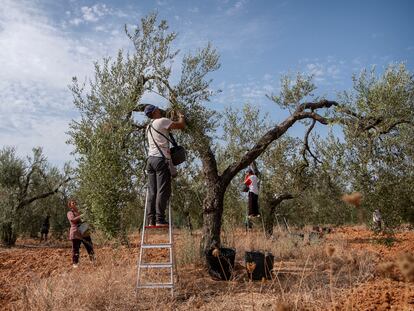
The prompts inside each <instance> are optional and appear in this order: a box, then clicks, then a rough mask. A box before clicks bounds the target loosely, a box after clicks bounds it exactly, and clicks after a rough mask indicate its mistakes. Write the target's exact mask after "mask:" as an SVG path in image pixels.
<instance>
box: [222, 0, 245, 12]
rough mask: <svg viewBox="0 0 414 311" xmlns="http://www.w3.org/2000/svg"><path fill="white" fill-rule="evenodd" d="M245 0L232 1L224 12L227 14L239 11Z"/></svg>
mask: <svg viewBox="0 0 414 311" xmlns="http://www.w3.org/2000/svg"><path fill="white" fill-rule="evenodd" d="M246 2H247V1H246V0H239V1H237V2H236V3H234V4H233V5H232V6H231V7H230V8H229V9H227V11H226V14H227V15H234V14H237V13H238V12H240V11H241V10H242V9H243V7H244V5H245V4H246Z"/></svg>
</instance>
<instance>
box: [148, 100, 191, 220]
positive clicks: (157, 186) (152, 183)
mask: <svg viewBox="0 0 414 311" xmlns="http://www.w3.org/2000/svg"><path fill="white" fill-rule="evenodd" d="M144 113H145V115H146V116H147V117H148V118H150V119H151V120H152V121H151V123H150V124H149V125H148V127H147V137H148V145H149V148H148V160H147V166H146V171H147V174H148V199H147V200H148V201H147V204H148V207H149V208H148V213H147V219H148V225H149V226H157V227H168V222H167V221H166V220H165V210H166V208H167V204H168V201H169V199H170V196H171V173H172V172H173V170H175V167H174V166H173V165H172V163H171V156H170V144H169V143H170V141H169V140H168V136H169V131H170V130H175V129H177V130H182V129H184V128H185V118H184V115H183V114H182V113H181V112H178V121H173V120H170V119H168V118H164V117H162V114H161V111H160V109H159V108H158V107H157V106H154V105H147V106H145V109H144Z"/></svg>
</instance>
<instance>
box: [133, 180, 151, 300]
mask: <svg viewBox="0 0 414 311" xmlns="http://www.w3.org/2000/svg"><path fill="white" fill-rule="evenodd" d="M146 188H147V191H146V195H145V205H144V220H143V222H142V231H141V245H140V249H139V256H138V265H137V266H138V271H137V284H136V290H135V291H136V292H137V290H138V288H139V286H140V280H141V263H142V253H143V252H144V250H143V248H142V246H143V245H144V238H145V224H146V221H147V207H148V192H149V189H148V185H147V187H146Z"/></svg>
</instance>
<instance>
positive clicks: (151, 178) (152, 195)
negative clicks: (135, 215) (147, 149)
mask: <svg viewBox="0 0 414 311" xmlns="http://www.w3.org/2000/svg"><path fill="white" fill-rule="evenodd" d="M147 173H148V201H147V207H148V209H147V211H148V212H147V217H148V224H151V222H153V221H154V220H156V221H157V222H159V221H165V210H166V208H167V203H168V200H169V199H170V196H171V173H170V169H169V166H168V162H167V160H165V159H164V158H160V157H149V158H148V161H147Z"/></svg>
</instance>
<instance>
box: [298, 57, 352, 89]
mask: <svg viewBox="0 0 414 311" xmlns="http://www.w3.org/2000/svg"><path fill="white" fill-rule="evenodd" d="M344 64H345V63H344V62H343V61H336V60H335V59H334V58H332V57H328V58H327V60H326V61H325V62H311V63H308V64H306V65H305V72H306V73H307V74H311V75H313V76H314V79H315V81H316V82H326V83H330V82H332V80H338V79H340V78H341V73H342V67H344Z"/></svg>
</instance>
